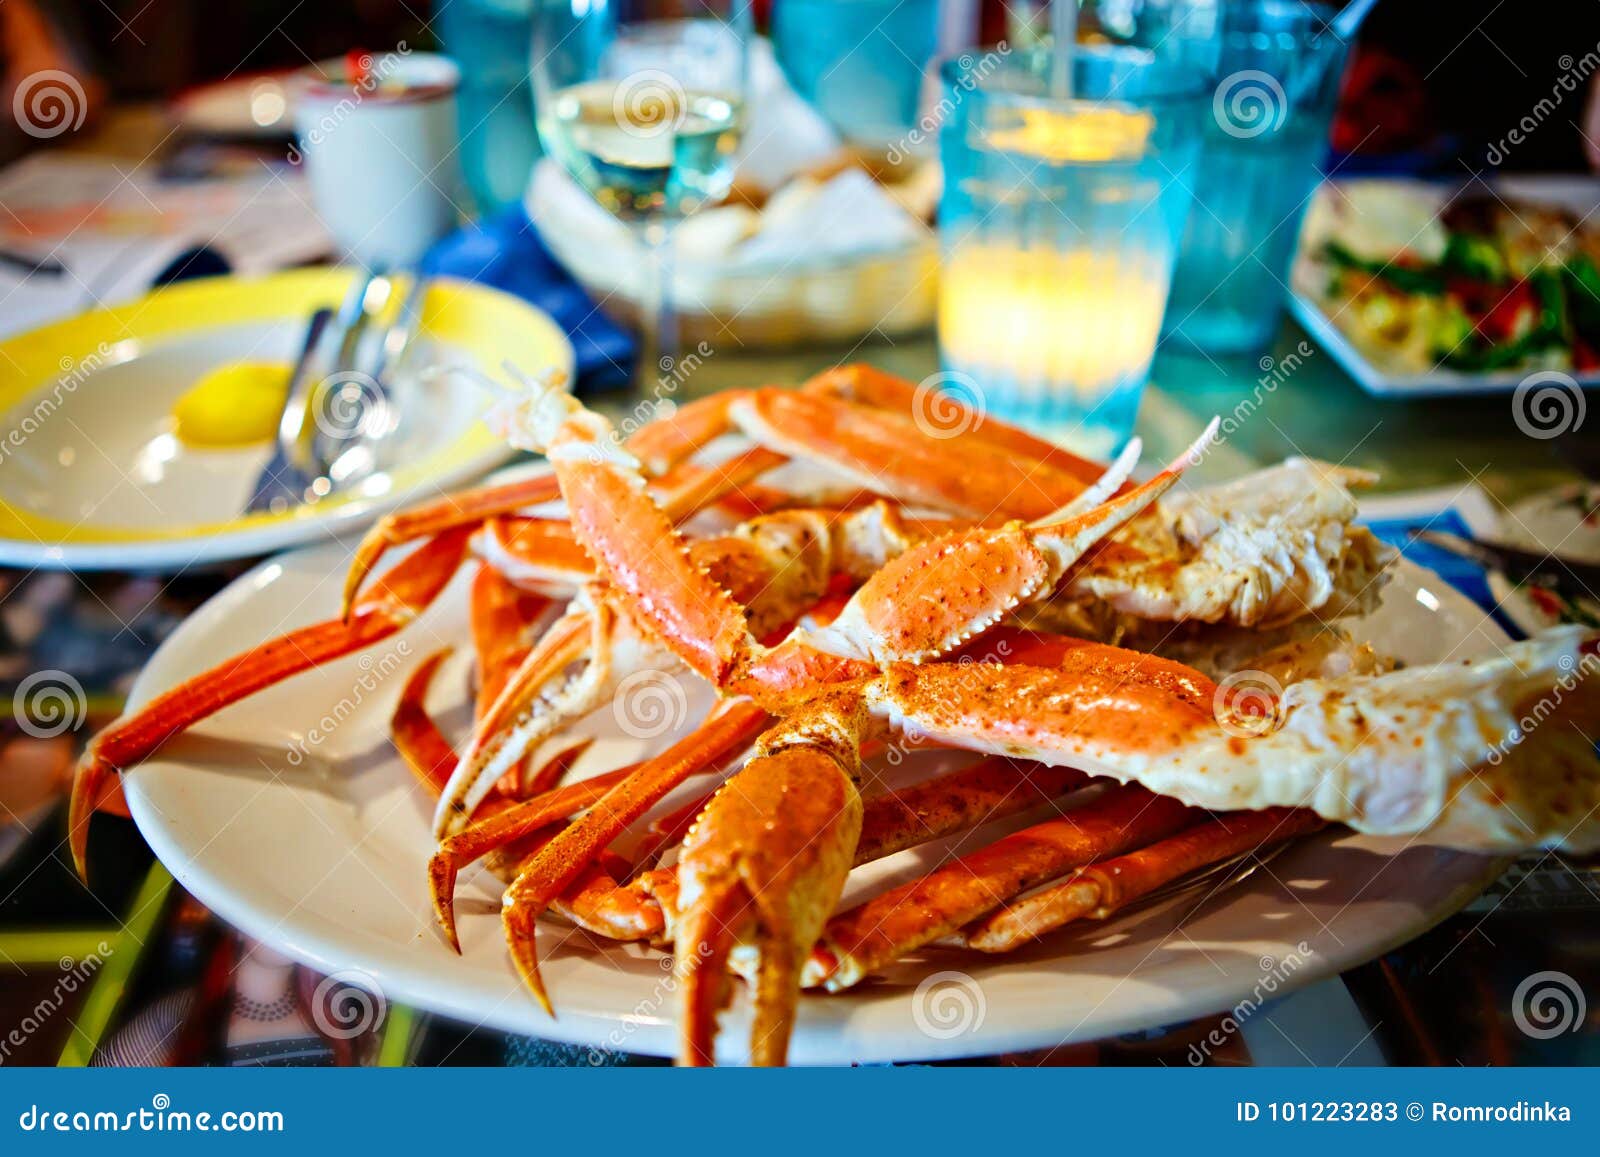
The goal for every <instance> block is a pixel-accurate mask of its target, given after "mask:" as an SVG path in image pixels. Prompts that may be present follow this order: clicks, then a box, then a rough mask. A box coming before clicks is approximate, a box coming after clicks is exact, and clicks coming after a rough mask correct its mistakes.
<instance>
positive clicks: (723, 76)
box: [532, 0, 752, 387]
mask: <svg viewBox="0 0 1600 1157" xmlns="http://www.w3.org/2000/svg"><path fill="white" fill-rule="evenodd" d="M751 24H752V20H751V14H750V0H535V5H534V21H533V55H532V77H533V93H534V107H535V115H536V119H537V121H538V125H539V139H540V140H541V141H542V142H543V143H544V147H545V150H546V152H548V153H549V154H550V155H551V156H552V157H554V158H555V159H556V161H557V162H558V163H559V164H560V165H561V167H562V168H563V169H565V170H566V171H567V173H568V174H569V175H571V177H572V178H573V179H574V180H575V181H577V182H578V184H580V185H581V186H583V188H584V189H586V190H587V191H588V192H589V193H590V195H591V196H593V197H594V198H595V200H597V201H598V202H599V203H600V204H601V205H602V206H603V207H604V208H605V209H607V210H608V211H609V212H611V213H612V214H614V215H615V216H616V217H618V218H619V219H620V220H622V221H623V222H625V223H626V224H628V225H630V226H632V227H634V229H635V230H636V231H637V233H638V235H639V237H640V238H641V240H642V241H643V242H644V245H645V247H646V248H647V249H648V250H649V252H650V254H651V266H652V274H653V276H652V277H651V282H652V284H651V287H650V289H651V292H650V293H649V294H648V296H647V299H646V302H645V308H644V310H643V315H644V318H645V319H649V318H650V316H651V315H652V314H653V315H654V323H655V324H654V328H653V332H654V336H655V348H654V350H650V349H648V348H646V349H643V350H641V351H640V363H639V364H640V367H641V370H640V373H639V380H640V381H641V382H644V383H654V384H656V385H657V386H658V387H659V385H660V381H659V379H658V378H657V377H656V373H655V369H656V367H660V368H663V369H665V368H667V367H669V366H671V365H672V364H673V361H674V360H675V359H676V357H677V344H678V343H677V319H676V315H675V313H674V311H673V307H672V269H671V238H672V226H673V224H674V223H675V222H676V221H678V220H680V219H682V218H683V217H685V216H687V215H688V214H690V213H693V212H695V211H696V210H698V209H700V208H701V207H702V206H705V205H708V204H714V203H715V202H717V201H719V200H721V199H722V198H723V197H724V196H726V195H727V192H728V189H729V188H730V186H731V185H732V184H733V166H734V159H735V158H734V155H735V152H736V150H737V149H738V146H739V140H740V134H741V132H742V129H743V126H744V100H745V93H746V90H747V88H748V84H749V43H750V36H751ZM641 328H642V329H643V330H644V332H645V335H646V338H647V339H648V336H649V334H650V333H651V332H652V330H651V326H650V324H649V321H648V320H646V322H645V324H644V325H643V326H642V327H641ZM646 345H647V346H648V340H647V342H646Z"/></svg>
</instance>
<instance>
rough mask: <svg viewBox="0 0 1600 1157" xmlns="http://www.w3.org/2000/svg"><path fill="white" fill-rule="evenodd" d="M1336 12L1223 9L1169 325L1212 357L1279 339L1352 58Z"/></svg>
mask: <svg viewBox="0 0 1600 1157" xmlns="http://www.w3.org/2000/svg"><path fill="white" fill-rule="evenodd" d="M1336 12H1337V9H1336V8H1334V7H1333V6H1331V5H1325V4H1311V3H1305V2H1303V0H1239V2H1237V3H1231V4H1228V5H1226V6H1225V7H1224V9H1223V12H1222V28H1221V32H1220V62H1219V64H1218V68H1217V73H1218V76H1219V77H1220V79H1219V80H1218V82H1217V87H1216V90H1215V92H1214V93H1213V96H1212V109H1211V113H1212V115H1211V116H1209V117H1207V118H1206V123H1205V147H1204V150H1203V152H1202V155H1201V158H1200V164H1199V166H1198V169H1197V172H1196V177H1195V181H1194V199H1195V206H1194V211H1193V212H1192V213H1190V215H1189V226H1188V231H1187V232H1186V233H1185V235H1184V239H1183V250H1182V252H1181V253H1180V254H1179V257H1178V268H1177V272H1176V273H1175V274H1174V275H1173V285H1172V300H1171V302H1170V303H1169V305H1168V307H1167V322H1166V330H1167V332H1168V333H1170V334H1173V335H1175V336H1176V337H1178V338H1179V339H1181V340H1182V341H1184V342H1186V343H1187V344H1189V345H1191V346H1193V347H1195V348H1197V349H1200V350H1203V351H1205V352H1206V353H1218V354H1242V353H1251V352H1255V351H1257V350H1261V349H1265V348H1266V347H1267V346H1268V345H1269V344H1271V342H1272V338H1273V336H1274V335H1275V334H1276V333H1277V330H1278V325H1279V321H1280V319H1281V316H1282V311H1283V305H1284V300H1285V297H1286V294H1287V292H1288V290H1287V286H1288V281H1289V264H1290V262H1291V261H1292V260H1293V258H1294V251H1295V244H1296V242H1297V240H1298V239H1299V236H1300V222H1301V218H1302V217H1303V216H1304V214H1305V209H1306V205H1307V204H1308V203H1309V202H1310V200H1311V195H1312V193H1313V192H1314V191H1315V189H1316V187H1317V184H1318V183H1319V182H1320V181H1321V180H1322V170H1321V168H1320V166H1321V163H1322V161H1323V158H1324V157H1325V156H1326V154H1327V149H1328V129H1329V125H1330V123H1331V122H1332V120H1333V112H1334V106H1335V104H1336V102H1337V99H1338V93H1339V81H1340V77H1341V76H1342V74H1343V72H1344V62H1345V56H1346V52H1347V50H1348V48H1349V46H1348V45H1347V44H1345V43H1344V42H1343V41H1341V40H1340V39H1339V38H1338V36H1337V35H1335V34H1334V32H1333V31H1332V30H1331V29H1330V28H1329V27H1328V21H1330V20H1331V19H1332V18H1333V16H1334V15H1335V13H1336Z"/></svg>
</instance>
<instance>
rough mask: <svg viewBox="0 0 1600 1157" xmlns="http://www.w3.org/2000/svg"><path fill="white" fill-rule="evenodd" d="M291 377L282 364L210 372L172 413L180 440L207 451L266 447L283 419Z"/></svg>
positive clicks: (239, 364)
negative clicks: (261, 444) (266, 443)
mask: <svg viewBox="0 0 1600 1157" xmlns="http://www.w3.org/2000/svg"><path fill="white" fill-rule="evenodd" d="M290 371H291V367H289V366H287V365H284V364H282V363H280V362H236V363H234V364H233V365H228V366H219V367H218V368H217V369H214V370H212V371H211V372H210V373H208V374H206V375H205V376H204V377H202V378H201V379H200V380H199V381H198V382H196V383H195V384H194V385H193V386H191V387H189V389H188V390H187V391H186V392H185V393H184V395H183V397H181V398H179V399H178V401H177V404H176V405H174V406H173V407H172V417H173V419H174V421H175V422H176V426H175V429H174V433H176V434H177V436H178V440H179V441H181V442H183V443H185V444H186V445H189V446H196V447H201V448H204V449H224V448H227V447H231V446H249V445H252V444H254V443H256V442H265V441H267V440H268V439H270V438H271V437H273V435H274V434H276V433H277V430H278V419H279V418H280V417H281V416H282V415H283V403H284V399H285V398H286V397H287V394H288V390H289V374H290Z"/></svg>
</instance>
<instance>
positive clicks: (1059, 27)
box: [1050, 0, 1078, 100]
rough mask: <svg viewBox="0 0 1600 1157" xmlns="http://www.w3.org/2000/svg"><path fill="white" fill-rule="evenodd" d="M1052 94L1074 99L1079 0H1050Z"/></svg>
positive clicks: (1061, 97)
mask: <svg viewBox="0 0 1600 1157" xmlns="http://www.w3.org/2000/svg"><path fill="white" fill-rule="evenodd" d="M1050 32H1051V38H1052V39H1053V40H1054V41H1055V50H1054V52H1053V53H1052V54H1051V57H1050V95H1051V96H1053V97H1055V98H1056V99H1057V100H1071V99H1072V54H1073V52H1074V51H1076V49H1077V47H1078V0H1050Z"/></svg>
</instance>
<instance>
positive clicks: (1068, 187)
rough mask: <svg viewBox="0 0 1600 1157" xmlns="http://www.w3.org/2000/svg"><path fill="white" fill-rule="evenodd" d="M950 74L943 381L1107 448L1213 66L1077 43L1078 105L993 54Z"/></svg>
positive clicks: (945, 85) (1140, 347)
mask: <svg viewBox="0 0 1600 1157" xmlns="http://www.w3.org/2000/svg"><path fill="white" fill-rule="evenodd" d="M940 79H941V81H942V95H941V99H940V103H939V105H938V108H937V110H936V112H937V114H938V115H939V116H940V117H942V118H943V120H942V124H941V127H940V130H939V153H940V160H941V162H942V164H943V167H944V195H943V198H942V200H941V202H940V206H939V241H940V250H941V263H942V267H941V276H940V284H939V346H940V356H941V359H942V362H943V367H944V385H945V388H946V389H948V390H950V391H951V392H953V393H955V394H956V395H958V396H964V398H965V400H966V401H968V402H969V403H970V404H972V405H974V406H976V407H978V408H980V409H983V410H987V411H989V412H992V413H994V414H996V415H998V416H1001V417H1004V418H1007V419H1008V420H1011V421H1014V422H1016V423H1018V424H1021V425H1024V426H1028V427H1031V428H1033V429H1035V430H1038V431H1039V432H1040V433H1041V434H1043V435H1045V436H1046V437H1051V438H1054V439H1058V440H1060V441H1063V442H1066V443H1069V444H1071V445H1073V446H1074V448H1076V449H1079V450H1082V451H1084V452H1087V453H1090V454H1095V455H1101V454H1108V453H1110V452H1112V451H1114V450H1116V449H1117V448H1118V447H1119V446H1121V445H1122V444H1123V443H1124V442H1126V441H1127V439H1128V436H1129V434H1130V433H1131V431H1132V429H1133V424H1134V418H1135V416H1136V414H1137V412H1138V408H1139V397H1140V393H1141V391H1142V389H1143V386H1144V381H1145V377H1146V375H1147V374H1148V373H1149V369H1150V359H1151V357H1152V355H1153V354H1154V352H1155V346H1156V340H1157V338H1158V336H1159V333H1160V327H1161V317H1162V311H1163V307H1164V306H1165V304H1166V299H1167V291H1168V288H1169V286H1170V284H1171V277H1172V265H1173V261H1174V259H1175V257H1176V255H1177V248H1178V241H1179V238H1180V237H1181V236H1182V233H1183V226H1184V220H1185V217H1186V216H1187V214H1188V211H1189V190H1188V187H1187V185H1186V183H1185V180H1184V175H1185V174H1186V173H1187V172H1188V171H1189V170H1190V168H1191V167H1192V165H1193V163H1194V160H1195V155H1196V151H1197V149H1198V141H1199V133H1200V122H1201V121H1202V120H1203V119H1204V118H1205V116H1206V115H1207V112H1208V107H1209V97H1210V85H1209V79H1210V78H1209V76H1208V75H1207V74H1205V73H1204V72H1202V71H1199V70H1197V69H1194V68H1192V67H1189V66H1188V65H1185V64H1183V63H1182V62H1180V61H1176V60H1165V59H1160V58H1157V57H1156V56H1155V55H1154V54H1152V53H1150V52H1146V51H1142V50H1139V49H1134V48H1121V47H1114V48H1090V47H1087V46H1084V47H1080V48H1079V49H1078V51H1077V52H1076V53H1075V54H1074V61H1073V82H1072V91H1073V96H1072V98H1071V99H1062V98H1059V97H1056V96H1053V95H1050V93H1049V92H1048V91H1047V82H1046V81H1045V80H1044V78H1043V77H1042V76H1041V75H1040V73H1039V71H1038V70H1037V69H1034V68H1031V67H1028V66H1019V65H1017V64H1015V63H1014V62H1012V61H1011V60H1010V59H1009V58H1007V57H1003V56H1001V55H999V54H997V53H995V52H991V53H988V54H986V55H983V56H982V57H979V56H977V54H976V53H968V54H964V55H963V56H962V57H961V58H960V59H959V60H952V61H947V62H945V63H944V64H943V65H942V66H941V69H940Z"/></svg>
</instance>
